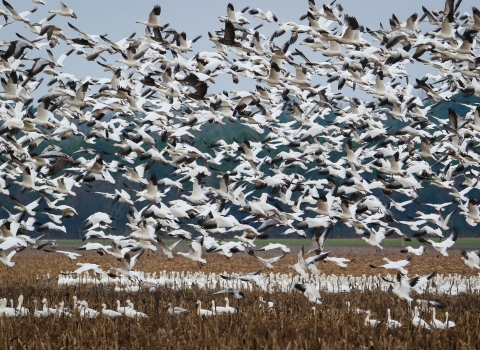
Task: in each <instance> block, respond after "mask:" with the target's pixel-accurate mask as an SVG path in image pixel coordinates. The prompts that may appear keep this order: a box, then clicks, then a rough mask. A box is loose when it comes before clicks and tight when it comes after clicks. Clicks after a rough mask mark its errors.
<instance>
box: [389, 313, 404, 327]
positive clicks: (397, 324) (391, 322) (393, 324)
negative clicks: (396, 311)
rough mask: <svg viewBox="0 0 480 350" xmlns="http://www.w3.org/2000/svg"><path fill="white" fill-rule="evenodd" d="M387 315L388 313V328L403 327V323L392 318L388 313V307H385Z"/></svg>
mask: <svg viewBox="0 0 480 350" xmlns="http://www.w3.org/2000/svg"><path fill="white" fill-rule="evenodd" d="M387 315H388V320H387V326H388V328H400V327H403V324H401V323H400V322H398V321H395V320H392V317H391V315H390V309H387Z"/></svg>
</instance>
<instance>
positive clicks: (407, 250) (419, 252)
mask: <svg viewBox="0 0 480 350" xmlns="http://www.w3.org/2000/svg"><path fill="white" fill-rule="evenodd" d="M424 251H425V246H424V245H421V246H420V247H418V248H413V247H411V246H408V247H406V248H404V249H402V250H400V253H412V254H415V255H417V256H420V255H422V254H423V252H424Z"/></svg>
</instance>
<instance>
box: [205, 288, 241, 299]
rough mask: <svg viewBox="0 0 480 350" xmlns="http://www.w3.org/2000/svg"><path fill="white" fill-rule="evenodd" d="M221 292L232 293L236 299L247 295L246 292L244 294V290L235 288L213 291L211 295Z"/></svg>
mask: <svg viewBox="0 0 480 350" xmlns="http://www.w3.org/2000/svg"><path fill="white" fill-rule="evenodd" d="M220 294H231V295H233V297H234V298H235V299H241V298H243V297H244V296H245V294H243V292H242V291H239V290H236V289H233V288H227V289H223V290H219V291H218V292H215V293H212V294H210V295H220Z"/></svg>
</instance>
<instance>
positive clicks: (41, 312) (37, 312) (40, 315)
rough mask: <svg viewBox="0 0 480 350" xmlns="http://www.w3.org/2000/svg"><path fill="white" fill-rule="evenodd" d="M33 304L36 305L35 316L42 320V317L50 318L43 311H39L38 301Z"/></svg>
mask: <svg viewBox="0 0 480 350" xmlns="http://www.w3.org/2000/svg"><path fill="white" fill-rule="evenodd" d="M33 304H34V305H35V311H34V312H33V316H35V317H37V318H40V317H48V315H49V314H48V313H47V312H44V311H42V310H38V301H37V300H36V299H35V300H34V301H33Z"/></svg>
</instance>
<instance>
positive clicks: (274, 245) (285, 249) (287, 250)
mask: <svg viewBox="0 0 480 350" xmlns="http://www.w3.org/2000/svg"><path fill="white" fill-rule="evenodd" d="M273 249H280V250H281V251H282V252H283V253H284V254H288V253H290V247H287V246H286V245H285V244H280V243H268V244H267V245H266V246H264V247H261V248H258V249H255V251H257V252H265V251H268V250H273Z"/></svg>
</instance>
